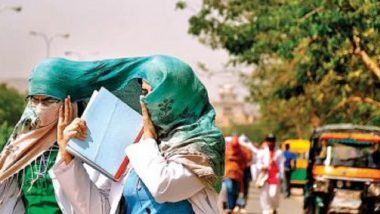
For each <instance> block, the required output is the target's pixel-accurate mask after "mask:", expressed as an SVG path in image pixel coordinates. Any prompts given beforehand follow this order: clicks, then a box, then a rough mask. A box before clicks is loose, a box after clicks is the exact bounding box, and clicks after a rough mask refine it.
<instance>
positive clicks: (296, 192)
mask: <svg viewBox="0 0 380 214" xmlns="http://www.w3.org/2000/svg"><path fill="white" fill-rule="evenodd" d="M252 186H253V185H251V188H250V195H249V197H250V198H249V200H248V204H247V207H246V209H247V213H249V214H259V213H261V207H260V201H259V200H260V190H258V189H255V188H254V187H252ZM302 204H303V196H302V190H301V189H292V196H291V197H290V198H286V199H285V198H284V197H282V195H281V201H280V208H279V209H278V210H277V213H279V214H287V213H291V214H302V213H303V212H302Z"/></svg>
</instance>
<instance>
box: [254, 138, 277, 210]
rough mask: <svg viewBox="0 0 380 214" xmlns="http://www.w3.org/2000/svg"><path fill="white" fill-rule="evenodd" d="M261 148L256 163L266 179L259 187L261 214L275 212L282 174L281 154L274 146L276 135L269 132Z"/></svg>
mask: <svg viewBox="0 0 380 214" xmlns="http://www.w3.org/2000/svg"><path fill="white" fill-rule="evenodd" d="M263 147H264V148H263V150H262V152H260V153H259V154H260V155H259V157H258V160H257V165H258V168H259V169H260V170H261V173H265V174H266V176H265V178H266V180H265V181H264V184H263V186H262V188H261V194H260V205H261V209H262V212H263V214H268V213H277V212H276V209H278V207H279V205H280V198H279V193H280V184H281V175H282V174H283V166H284V163H283V154H282V151H281V150H280V149H278V148H277V147H276V137H275V136H274V135H273V134H269V135H268V136H267V137H266V138H265V141H264V143H263Z"/></svg>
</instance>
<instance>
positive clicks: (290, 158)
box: [283, 144, 297, 198]
mask: <svg viewBox="0 0 380 214" xmlns="http://www.w3.org/2000/svg"><path fill="white" fill-rule="evenodd" d="M289 149H290V145H289V144H285V151H284V152H283V153H284V191H285V198H288V197H290V177H291V174H292V170H293V168H295V167H296V160H297V155H296V154H295V153H293V152H291V151H289Z"/></svg>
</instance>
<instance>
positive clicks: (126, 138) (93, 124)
mask: <svg viewBox="0 0 380 214" xmlns="http://www.w3.org/2000/svg"><path fill="white" fill-rule="evenodd" d="M82 118H83V119H84V120H85V121H86V125H87V129H88V130H87V138H86V139H85V140H84V141H81V140H79V139H75V138H73V139H71V140H70V141H69V143H68V146H67V150H68V152H70V153H71V154H73V155H74V156H76V157H79V158H80V159H82V160H83V161H84V162H85V163H87V164H89V165H90V166H92V167H94V168H95V169H97V170H98V171H100V172H101V173H103V174H104V175H106V176H107V177H109V178H111V179H113V180H114V181H118V180H119V179H120V178H121V176H122V175H123V174H124V172H125V169H126V168H127V165H128V159H127V158H126V155H125V152H124V150H125V148H126V147H127V146H128V145H129V144H132V143H136V142H138V141H139V140H140V138H141V135H142V127H143V121H142V116H141V115H140V114H139V113H138V112H136V111H135V110H133V109H132V108H131V107H129V106H128V105H127V104H125V103H124V102H123V101H121V100H120V99H119V98H117V97H116V96H115V95H113V94H112V93H111V92H109V91H108V90H107V89H105V88H101V89H100V90H99V92H97V91H94V93H93V95H92V96H91V99H90V101H89V103H88V105H87V107H86V109H85V111H84V112H83V115H82Z"/></svg>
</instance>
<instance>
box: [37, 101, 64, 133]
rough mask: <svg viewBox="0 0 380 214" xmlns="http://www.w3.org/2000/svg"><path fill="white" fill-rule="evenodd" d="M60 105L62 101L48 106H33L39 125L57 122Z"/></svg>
mask: <svg viewBox="0 0 380 214" xmlns="http://www.w3.org/2000/svg"><path fill="white" fill-rule="evenodd" d="M60 107H61V103H52V104H50V105H48V106H44V105H42V104H38V105H37V106H34V107H32V108H33V111H34V113H35V114H36V115H37V118H38V123H37V127H43V126H47V125H49V124H51V123H54V122H56V121H57V120H58V114H59V108H60Z"/></svg>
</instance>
